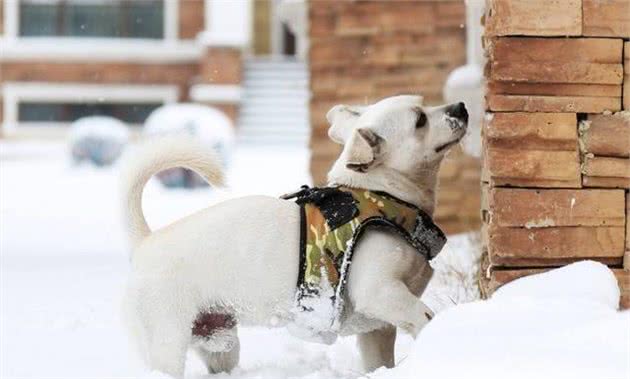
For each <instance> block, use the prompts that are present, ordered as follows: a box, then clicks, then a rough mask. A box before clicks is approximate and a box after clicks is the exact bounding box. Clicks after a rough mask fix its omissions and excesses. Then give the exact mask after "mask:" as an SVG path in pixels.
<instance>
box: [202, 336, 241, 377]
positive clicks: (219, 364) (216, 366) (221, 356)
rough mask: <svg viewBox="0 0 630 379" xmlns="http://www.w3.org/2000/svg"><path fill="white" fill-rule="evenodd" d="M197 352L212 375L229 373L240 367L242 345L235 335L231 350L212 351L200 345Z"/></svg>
mask: <svg viewBox="0 0 630 379" xmlns="http://www.w3.org/2000/svg"><path fill="white" fill-rule="evenodd" d="M234 333H236V328H234ZM195 351H196V352H197V354H198V355H199V357H200V358H201V360H202V361H203V362H204V364H205V365H206V367H207V368H208V372H209V373H210V374H218V373H221V372H228V373H229V372H231V371H232V370H233V369H234V368H235V367H236V366H237V365H238V361H239V358H240V352H241V345H240V342H239V340H238V336H236V335H235V336H234V339H233V341H232V343H231V346H230V349H229V350H226V351H211V350H209V349H208V348H207V347H205V346H203V345H198V346H196V347H195Z"/></svg>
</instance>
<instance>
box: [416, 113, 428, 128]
mask: <svg viewBox="0 0 630 379" xmlns="http://www.w3.org/2000/svg"><path fill="white" fill-rule="evenodd" d="M425 126H427V115H426V114H424V112H418V120H416V129H419V128H423V127H425Z"/></svg>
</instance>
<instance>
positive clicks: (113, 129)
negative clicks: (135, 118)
mask: <svg viewBox="0 0 630 379" xmlns="http://www.w3.org/2000/svg"><path fill="white" fill-rule="evenodd" d="M69 139H70V153H71V155H72V160H73V161H74V162H76V163H80V162H84V161H87V162H90V163H92V164H95V165H96V166H107V165H110V164H112V163H113V162H114V161H116V159H118V157H120V155H121V153H122V151H123V149H124V148H125V145H126V144H127V142H128V141H129V129H128V128H127V126H126V125H125V124H124V123H123V122H122V121H120V120H118V119H115V118H113V117H109V116H88V117H83V118H80V119H78V120H76V121H75V122H73V123H72V125H71V127H70V137H69Z"/></svg>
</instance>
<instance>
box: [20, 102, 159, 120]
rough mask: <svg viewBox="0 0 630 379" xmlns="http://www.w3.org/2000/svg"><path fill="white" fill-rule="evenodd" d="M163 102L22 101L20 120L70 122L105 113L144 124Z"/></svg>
mask: <svg viewBox="0 0 630 379" xmlns="http://www.w3.org/2000/svg"><path fill="white" fill-rule="evenodd" d="M161 105H162V104H161V103H80V104H72V103H42V102H21V103H20V104H19V105H18V121H19V122H28V123H31V122H32V123H38V122H41V123H50V122H54V123H57V122H62V123H69V122H72V121H75V120H78V119H79V118H81V117H85V116H95V115H105V116H112V117H115V118H117V119H119V120H121V121H123V122H126V123H129V124H142V123H144V121H145V120H146V118H147V117H148V116H149V114H150V113H151V112H152V111H153V110H155V109H156V108H158V107H159V106H161Z"/></svg>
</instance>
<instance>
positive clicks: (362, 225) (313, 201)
mask: <svg viewBox="0 0 630 379" xmlns="http://www.w3.org/2000/svg"><path fill="white" fill-rule="evenodd" d="M282 198H283V199H293V198H295V201H296V203H297V204H298V205H300V210H301V211H300V212H301V216H300V218H301V231H300V268H299V275H298V283H297V295H296V306H295V309H294V312H293V314H294V316H295V317H294V318H295V319H294V321H293V323H292V324H290V325H289V330H290V331H291V332H292V333H293V334H296V335H298V336H300V337H302V338H306V339H309V340H315V341H318V342H323V343H328V344H330V343H332V342H334V341H335V339H336V338H337V335H338V333H339V331H340V328H341V324H342V321H343V320H342V319H343V317H344V296H345V292H344V291H345V287H346V282H347V279H348V272H349V269H350V265H351V262H352V255H353V253H354V246H356V243H357V241H358V240H359V239H360V238H361V236H362V235H363V233H364V232H365V231H366V230H367V229H370V228H384V229H387V230H392V231H394V232H396V233H398V234H399V235H400V236H402V237H403V238H404V239H405V240H406V241H407V242H408V243H409V244H410V245H412V246H413V247H414V248H415V249H416V250H417V251H418V253H419V254H420V255H422V256H423V257H424V258H426V259H427V260H429V261H430V260H432V259H433V258H435V257H436V256H437V255H438V253H439V252H440V251H441V250H442V247H443V246H444V244H445V243H446V237H445V236H444V233H443V232H442V231H441V230H440V228H438V227H437V226H436V225H435V224H434V223H433V221H432V220H431V217H430V216H429V215H427V214H426V213H425V212H423V211H422V210H420V209H419V208H418V207H416V206H415V205H413V204H409V203H407V202H404V201H402V200H399V199H397V198H395V197H393V196H391V195H389V194H387V193H383V192H377V191H370V190H366V189H355V188H348V187H341V186H339V187H323V188H317V187H314V188H309V187H308V186H302V190H300V191H298V192H295V193H293V194H289V195H285V196H283V197H282Z"/></svg>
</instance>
